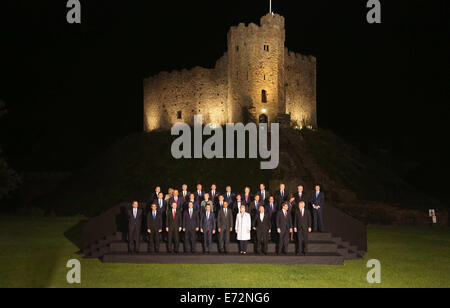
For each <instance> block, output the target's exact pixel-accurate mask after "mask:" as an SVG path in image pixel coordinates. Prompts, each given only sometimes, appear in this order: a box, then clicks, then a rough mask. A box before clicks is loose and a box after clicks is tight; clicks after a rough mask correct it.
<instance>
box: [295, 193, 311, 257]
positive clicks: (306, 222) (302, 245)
mask: <svg viewBox="0 0 450 308" xmlns="http://www.w3.org/2000/svg"><path fill="white" fill-rule="evenodd" d="M305 205H306V204H305V202H304V201H300V202H299V203H298V210H297V211H296V212H295V218H294V233H295V234H296V235H297V243H296V244H297V245H296V246H297V255H300V253H302V254H303V255H304V256H306V254H307V253H308V233H310V232H311V231H312V230H311V214H310V213H309V211H308V210H307V209H306V208H305Z"/></svg>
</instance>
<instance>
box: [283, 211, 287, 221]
mask: <svg viewBox="0 0 450 308" xmlns="http://www.w3.org/2000/svg"><path fill="white" fill-rule="evenodd" d="M283 212H284V218H285V219H286V218H287V215H286V211H283Z"/></svg>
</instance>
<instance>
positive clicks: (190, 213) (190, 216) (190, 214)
mask: <svg viewBox="0 0 450 308" xmlns="http://www.w3.org/2000/svg"><path fill="white" fill-rule="evenodd" d="M189 218H192V210H189Z"/></svg>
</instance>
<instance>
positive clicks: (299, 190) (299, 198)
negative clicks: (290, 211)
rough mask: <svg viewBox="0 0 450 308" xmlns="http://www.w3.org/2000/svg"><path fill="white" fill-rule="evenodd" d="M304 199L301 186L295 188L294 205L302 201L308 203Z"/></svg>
mask: <svg viewBox="0 0 450 308" xmlns="http://www.w3.org/2000/svg"><path fill="white" fill-rule="evenodd" d="M306 198H307V197H306V195H305V194H304V192H303V186H302V185H300V186H298V187H297V193H296V194H295V204H299V203H300V201H304V202H305V204H306V203H307V202H308V201H307V200H306ZM296 210H297V208H296Z"/></svg>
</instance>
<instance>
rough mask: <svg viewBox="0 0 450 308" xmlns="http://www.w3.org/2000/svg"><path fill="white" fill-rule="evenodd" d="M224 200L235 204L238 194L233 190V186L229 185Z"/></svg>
mask: <svg viewBox="0 0 450 308" xmlns="http://www.w3.org/2000/svg"><path fill="white" fill-rule="evenodd" d="M223 198H224V201H226V202H228V204H233V203H234V201H235V200H236V199H235V198H236V195H235V194H234V193H233V192H232V191H231V186H227V188H226V190H225V193H224V194H223Z"/></svg>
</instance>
